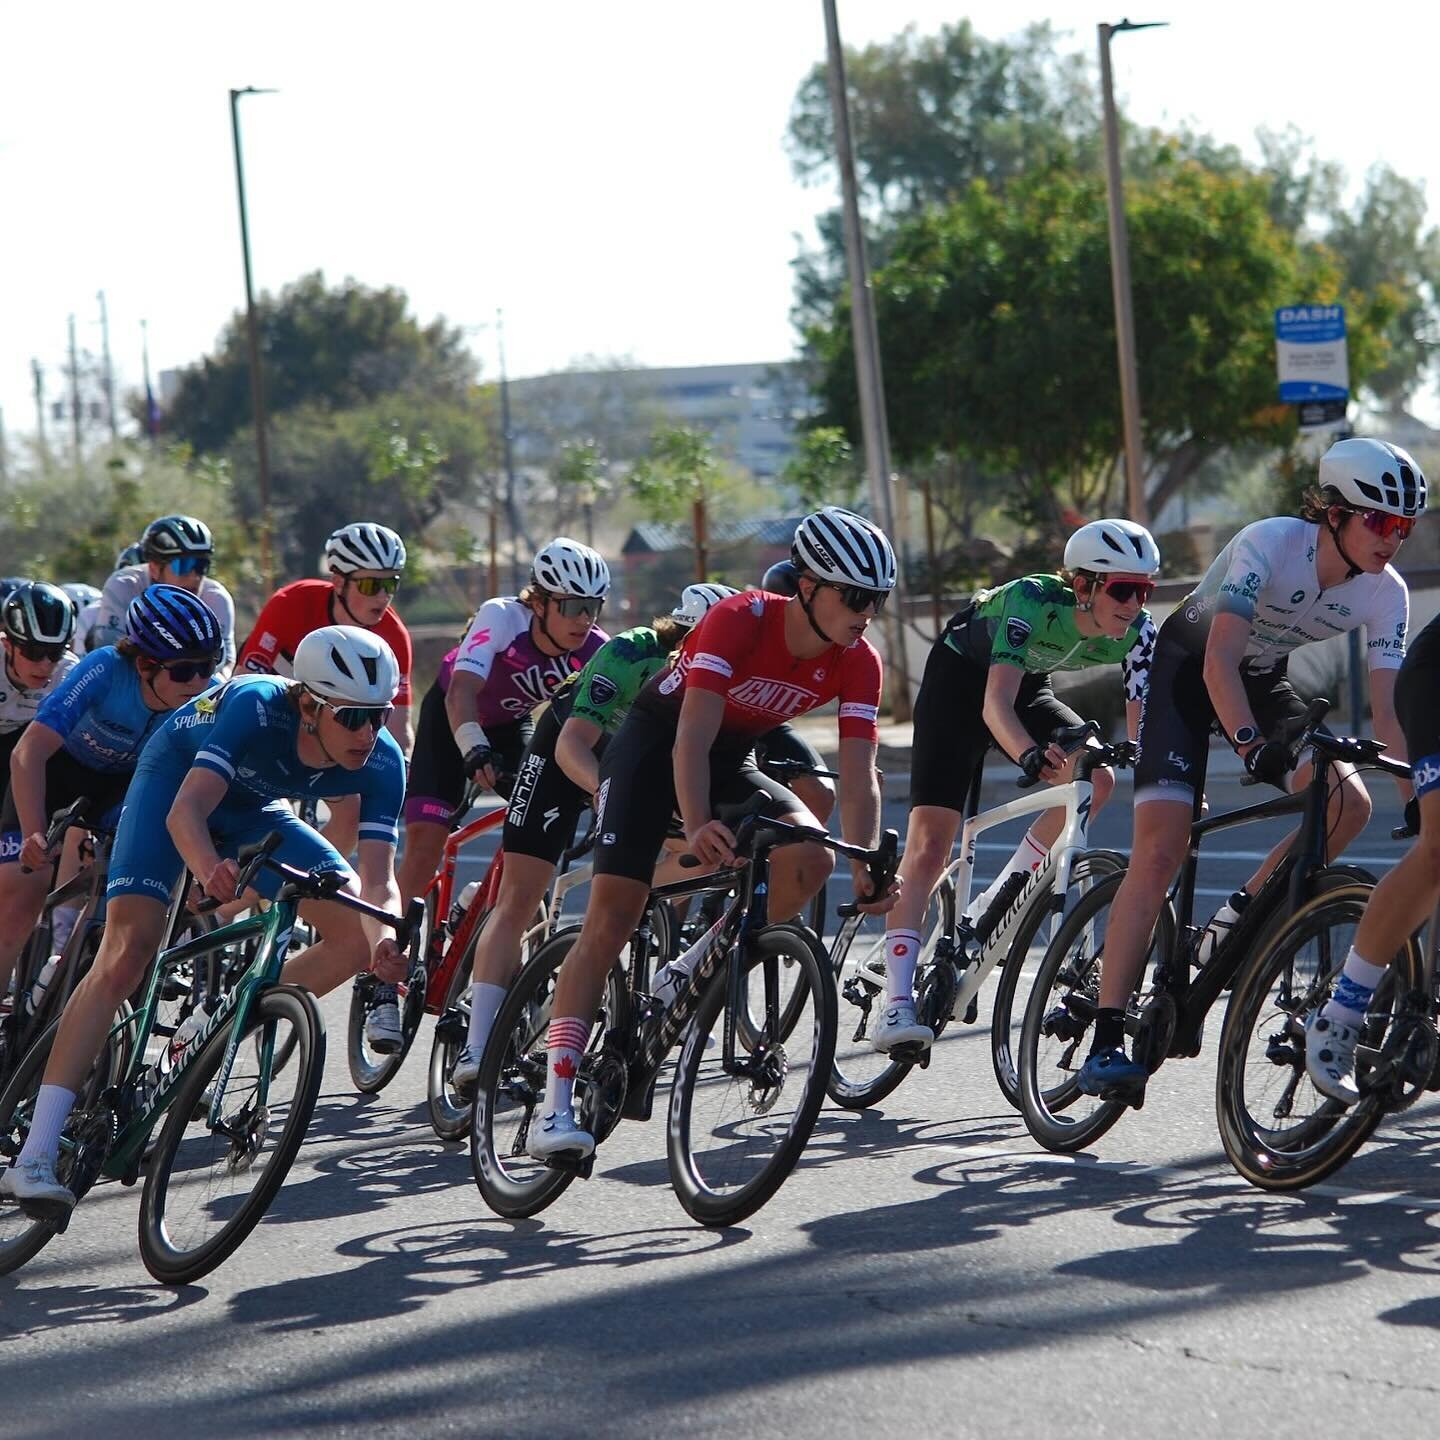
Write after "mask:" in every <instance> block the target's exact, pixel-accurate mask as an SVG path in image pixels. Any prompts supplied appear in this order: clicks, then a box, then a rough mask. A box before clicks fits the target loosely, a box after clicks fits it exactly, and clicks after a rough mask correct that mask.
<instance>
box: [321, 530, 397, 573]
mask: <svg viewBox="0 0 1440 1440" xmlns="http://www.w3.org/2000/svg"><path fill="white" fill-rule="evenodd" d="M325 564H326V565H327V566H328V567H329V568H330V569H331V570H336V571H338V572H339V573H340V574H341V575H349V574H351V573H352V572H353V571H355V570H395V571H400V570H403V569H404V568H405V542H404V541H403V540H402V539H401V538H400V537H399V536H398V535H397V534H396V533H395V532H394V531H393V530H391V529H390V528H389V527H388V526H385V525H372V524H371V523H370V522H369V521H368V520H357V521H356V522H355V523H354V524H353V525H342V526H341V527H340V528H339V529H338V530H336V531H335V532H334V533H333V534H332V535H331V536H330V538H329V539H328V540H327V541H326V542H325Z"/></svg>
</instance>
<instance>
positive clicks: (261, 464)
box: [230, 85, 275, 593]
mask: <svg viewBox="0 0 1440 1440" xmlns="http://www.w3.org/2000/svg"><path fill="white" fill-rule="evenodd" d="M274 93H275V92H274V91H273V90H257V89H256V88H255V87H254V86H253V85H247V86H246V87H245V88H244V89H243V90H232V91H231V92H230V138H231V140H232V142H233V143H234V146H235V188H236V191H237V192H238V193H239V197H240V249H241V252H242V253H243V255H244V257H245V334H246V338H247V340H248V341H249V348H250V402H251V407H252V410H253V413H254V417H255V466H256V471H257V473H258V475H259V480H260V574H261V577H262V578H263V580H264V582H265V589H266V592H267V593H268V592H269V591H271V590H273V589H274V588H275V561H274V555H273V551H272V548H271V536H270V437H269V435H268V434H267V433H266V426H265V382H264V376H263V374H262V372H261V369H260V327H259V322H258V321H257V320H256V318H255V284H254V280H253V278H252V275H251V270H250V222H249V219H248V217H247V215H246V212H245V166H244V162H243V161H242V160H241V157H240V97H241V96H242V95H273V94H274Z"/></svg>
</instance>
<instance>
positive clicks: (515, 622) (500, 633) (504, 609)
mask: <svg viewBox="0 0 1440 1440" xmlns="http://www.w3.org/2000/svg"><path fill="white" fill-rule="evenodd" d="M529 613H530V612H529V611H528V610H526V608H525V607H524V606H523V605H521V604H520V602H519V601H518V600H487V601H486V602H485V603H484V604H483V605H482V606H481V607H480V608H479V610H477V611H476V612H475V618H474V619H473V620H472V621H471V622H470V628H469V629H468V630H467V631H466V632H465V638H464V639H463V640H462V641H461V642H460V649H459V651H458V652H457V653H456V656H455V669H456V670H463V671H465V673H466V674H467V675H478V676H479V677H480V679H482V680H488V679H489V678H490V667H491V666H492V665H493V664H494V663H495V657H496V656H497V655H503V654H504V653H505V651H507V650H508V649H509V648H510V646H511V644H512V643H513V642H514V640H515V637H516V636H517V635H519V634H520V632H521V631H522V630H524V628H525V627H526V625H528V624H529V623H530V622H529V619H528V616H529Z"/></svg>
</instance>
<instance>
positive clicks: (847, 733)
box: [840, 640, 885, 740]
mask: <svg viewBox="0 0 1440 1440" xmlns="http://www.w3.org/2000/svg"><path fill="white" fill-rule="evenodd" d="M884 673H885V672H884V669H883V667H882V665H881V663H880V654H879V652H878V651H877V650H876V649H875V647H874V646H873V645H872V644H870V642H869V641H868V640H861V641H859V642H858V643H857V644H855V645H852V646H851V647H850V649H849V650H847V651H846V652H845V664H844V669H843V672H842V674H841V677H840V738H841V739H842V740H878V739H879V738H880V730H879V726H878V724H877V721H878V720H879V717H880V685H881V680H882V678H883V676H884Z"/></svg>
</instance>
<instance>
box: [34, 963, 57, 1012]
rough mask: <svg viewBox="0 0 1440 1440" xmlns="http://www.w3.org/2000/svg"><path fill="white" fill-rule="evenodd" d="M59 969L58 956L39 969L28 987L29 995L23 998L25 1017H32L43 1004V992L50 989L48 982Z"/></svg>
mask: <svg viewBox="0 0 1440 1440" xmlns="http://www.w3.org/2000/svg"><path fill="white" fill-rule="evenodd" d="M59 968H60V957H59V956H58V955H52V956H51V957H50V958H49V959H48V960H47V961H46V962H45V963H44V965H42V966H41V967H40V974H39V975H38V976H37V977H36V979H35V983H34V984H33V985H32V986H31V987H30V993H29V994H28V995H27V996H26V997H25V1013H26V1014H27V1015H33V1014H34V1013H35V1012H36V1011H37V1010H38V1009H39V1008H40V1007H41V1006H42V1005H43V1004H44V1003H45V992H46V990H48V989H49V988H50V982H51V981H52V980H53V979H54V978H55V972H56V971H57V970H58V969H59Z"/></svg>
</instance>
